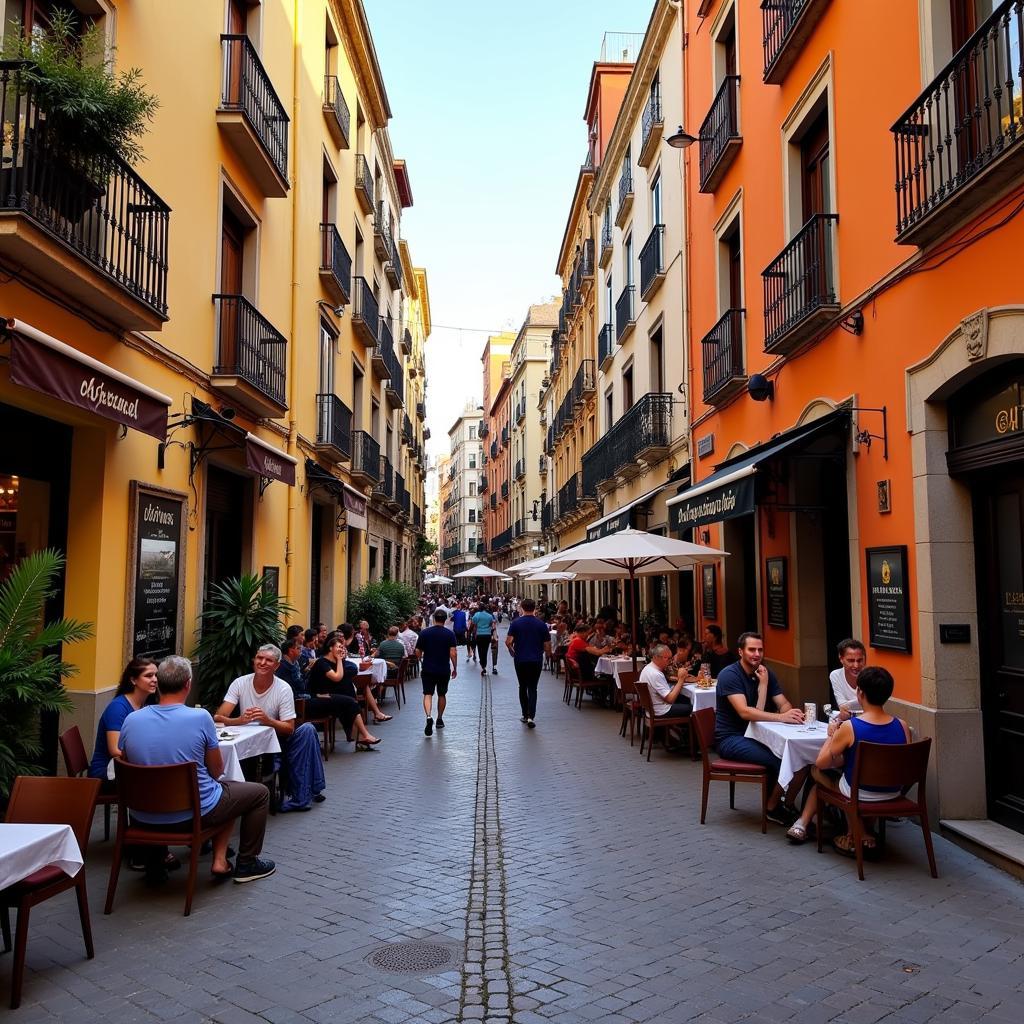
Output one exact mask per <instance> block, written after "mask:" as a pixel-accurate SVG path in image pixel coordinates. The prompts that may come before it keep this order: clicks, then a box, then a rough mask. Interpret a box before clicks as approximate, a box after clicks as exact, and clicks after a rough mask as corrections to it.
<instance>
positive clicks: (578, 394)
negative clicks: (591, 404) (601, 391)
mask: <svg viewBox="0 0 1024 1024" xmlns="http://www.w3.org/2000/svg"><path fill="white" fill-rule="evenodd" d="M596 390H597V375H596V374H595V373H594V360H593V359H584V360H582V361H581V362H580V365H579V369H578V370H577V371H576V376H575V377H573V380H572V402H573V405H574V406H575V407H576V408H577V409H582V408H583V406H584V404H585V403H586V400H587V399H588V398H589V397H590V396H591V395H592V394H593V393H594V392H595V391H596Z"/></svg>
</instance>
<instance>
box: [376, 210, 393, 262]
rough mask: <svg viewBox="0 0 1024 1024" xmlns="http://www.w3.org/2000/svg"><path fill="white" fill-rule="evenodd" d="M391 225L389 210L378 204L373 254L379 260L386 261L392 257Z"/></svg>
mask: <svg viewBox="0 0 1024 1024" xmlns="http://www.w3.org/2000/svg"><path fill="white" fill-rule="evenodd" d="M390 237H391V225H390V224H389V223H388V208H387V206H385V204H384V203H378V204H377V209H376V210H375V211H374V214H373V254H374V256H376V257H377V259H379V260H386V259H387V258H388V257H389V256H390V255H391V245H390V244H389V239H390Z"/></svg>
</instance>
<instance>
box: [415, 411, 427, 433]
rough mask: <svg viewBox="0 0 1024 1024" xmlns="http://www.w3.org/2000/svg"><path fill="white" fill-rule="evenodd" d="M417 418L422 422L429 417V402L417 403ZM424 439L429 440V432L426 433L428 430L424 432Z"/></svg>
mask: <svg viewBox="0 0 1024 1024" xmlns="http://www.w3.org/2000/svg"><path fill="white" fill-rule="evenodd" d="M416 418H417V419H418V420H419V421H420V422H422V421H423V420H425V419H426V418H427V403H426V402H417V403H416ZM423 440H424V441H426V440H427V433H426V431H424V432H423Z"/></svg>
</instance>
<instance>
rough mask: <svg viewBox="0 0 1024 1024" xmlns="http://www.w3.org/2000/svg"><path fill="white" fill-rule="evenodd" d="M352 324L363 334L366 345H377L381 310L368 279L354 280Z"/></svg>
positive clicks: (359, 278)
mask: <svg viewBox="0 0 1024 1024" xmlns="http://www.w3.org/2000/svg"><path fill="white" fill-rule="evenodd" d="M353 292H354V294H353V296H352V323H353V325H354V326H355V327H356V328H358V329H359V331H360V332H361V334H362V339H363V344H364V345H376V343H377V339H378V337H380V310H379V308H378V306H377V300H376V298H374V295H373V292H372V291H371V289H370V285H369V284H368V283H367V281H366V278H363V277H357V278H355V279H354V280H353Z"/></svg>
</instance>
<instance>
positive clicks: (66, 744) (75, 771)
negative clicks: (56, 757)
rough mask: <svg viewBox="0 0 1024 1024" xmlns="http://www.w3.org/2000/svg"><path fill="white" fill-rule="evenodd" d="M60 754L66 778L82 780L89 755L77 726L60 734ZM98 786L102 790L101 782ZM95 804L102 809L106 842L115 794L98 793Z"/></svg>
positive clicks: (115, 799)
mask: <svg viewBox="0 0 1024 1024" xmlns="http://www.w3.org/2000/svg"><path fill="white" fill-rule="evenodd" d="M60 752H61V753H62V754H63V755H64V770H65V771H66V772H67V774H68V778H71V779H78V778H83V777H84V776H85V773H86V772H88V770H89V755H88V754H87V753H86V751H85V744H84V743H83V742H82V734H81V733H80V732H79V731H78V726H77V725H73V726H71V728H70V729H67V730H65V731H64V732H62V733H61V734H60ZM100 785H101V788H102V782H101V784H100ZM96 803H97V804H99V805H100V806H102V808H103V839H104V840H107V839H109V838H110V808H111V807H113V806H114V805H115V804H116V803H117V794H116V793H100V794H98V796H97V797H96Z"/></svg>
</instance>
